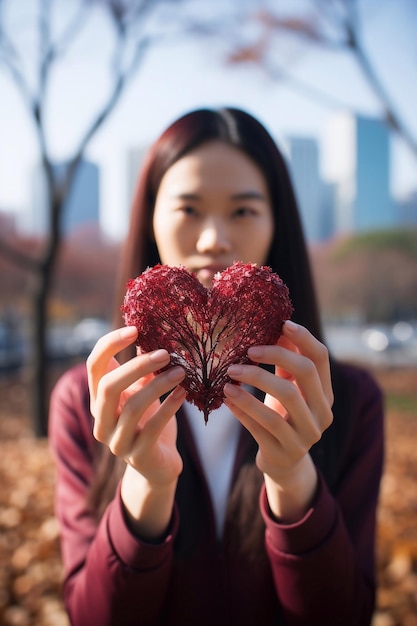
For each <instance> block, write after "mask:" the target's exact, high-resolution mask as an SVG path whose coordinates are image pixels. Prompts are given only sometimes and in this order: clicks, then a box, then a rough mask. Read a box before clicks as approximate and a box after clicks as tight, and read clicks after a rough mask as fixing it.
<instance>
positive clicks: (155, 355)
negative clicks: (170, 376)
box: [149, 348, 169, 363]
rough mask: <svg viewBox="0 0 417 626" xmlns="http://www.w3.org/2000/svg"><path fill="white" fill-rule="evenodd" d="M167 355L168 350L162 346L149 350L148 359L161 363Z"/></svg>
mask: <svg viewBox="0 0 417 626" xmlns="http://www.w3.org/2000/svg"><path fill="white" fill-rule="evenodd" d="M168 357H169V354H168V352H167V351H166V350H163V349H162V348H161V349H159V350H155V352H151V353H150V354H149V359H150V360H151V361H153V362H154V363H162V362H163V361H166V360H167V358H168Z"/></svg>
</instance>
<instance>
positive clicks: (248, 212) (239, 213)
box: [233, 206, 256, 218]
mask: <svg viewBox="0 0 417 626" xmlns="http://www.w3.org/2000/svg"><path fill="white" fill-rule="evenodd" d="M253 215H256V210H255V209H254V208H253V207H249V206H241V207H238V208H237V209H235V210H234V212H233V216H234V217H237V218H239V217H252V216H253Z"/></svg>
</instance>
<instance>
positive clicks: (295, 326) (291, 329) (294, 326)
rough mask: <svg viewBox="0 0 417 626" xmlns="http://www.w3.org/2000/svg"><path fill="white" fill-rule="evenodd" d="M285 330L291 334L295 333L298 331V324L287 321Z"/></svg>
mask: <svg viewBox="0 0 417 626" xmlns="http://www.w3.org/2000/svg"><path fill="white" fill-rule="evenodd" d="M285 330H288V331H289V332H290V333H295V332H296V331H297V330H298V324H296V323H295V322H293V321H292V320H287V321H286V322H285Z"/></svg>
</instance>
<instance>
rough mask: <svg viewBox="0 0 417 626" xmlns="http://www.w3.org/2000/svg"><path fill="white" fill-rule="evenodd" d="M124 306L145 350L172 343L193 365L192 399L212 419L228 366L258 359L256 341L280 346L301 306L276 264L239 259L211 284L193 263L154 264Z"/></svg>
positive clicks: (179, 361)
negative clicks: (252, 350)
mask: <svg viewBox="0 0 417 626" xmlns="http://www.w3.org/2000/svg"><path fill="white" fill-rule="evenodd" d="M122 312H123V313H124V319H125V322H126V324H127V325H129V326H136V327H137V329H138V339H137V345H138V346H139V347H140V349H141V350H142V351H143V352H150V351H151V350H155V349H157V348H165V349H166V350H167V351H168V352H169V354H170V356H171V365H181V366H182V367H183V368H184V369H185V372H186V376H185V379H184V381H183V383H182V385H183V387H184V388H185V389H186V391H187V399H188V400H189V401H190V402H192V403H193V404H195V405H196V406H197V407H198V408H199V409H200V410H201V411H203V413H204V419H205V421H206V422H207V420H208V416H209V414H210V412H211V411H213V410H214V409H217V408H219V407H220V405H221V404H222V402H223V398H224V395H223V388H224V385H225V383H226V382H228V381H229V382H230V378H229V377H228V375H227V369H228V367H229V366H230V365H231V364H233V363H248V362H251V361H250V359H249V357H248V356H247V351H248V348H249V347H250V346H252V345H267V344H275V343H276V342H277V340H278V338H279V336H280V335H281V331H282V326H283V323H284V322H285V320H287V319H289V318H290V317H291V314H292V312H293V307H292V305H291V302H290V299H289V294H288V289H287V287H286V285H285V284H284V283H283V282H282V280H281V279H280V278H279V276H278V275H277V274H274V273H273V272H272V271H271V270H270V268H268V267H265V266H263V267H259V266H257V265H255V264H252V263H247V264H245V263H241V262H235V263H234V264H233V265H232V266H231V267H229V268H227V269H226V270H224V271H223V272H221V273H218V274H216V275H215V276H214V279H213V282H212V285H211V287H210V289H207V288H206V287H204V286H203V285H202V284H201V283H200V282H199V281H198V279H197V277H196V275H195V274H193V273H191V272H190V271H189V270H187V269H186V268H185V267H169V266H167V265H156V266H155V267H153V268H148V269H147V270H146V271H145V272H143V274H141V275H140V276H138V277H137V278H135V279H132V280H130V281H129V282H128V284H127V287H126V295H125V298H124V302H123V306H122Z"/></svg>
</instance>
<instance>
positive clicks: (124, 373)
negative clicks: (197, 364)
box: [92, 350, 184, 442]
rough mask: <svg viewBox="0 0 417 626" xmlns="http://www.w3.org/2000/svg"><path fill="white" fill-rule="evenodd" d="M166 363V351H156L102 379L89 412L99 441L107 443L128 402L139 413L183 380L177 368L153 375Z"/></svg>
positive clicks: (125, 410) (139, 357)
mask: <svg viewBox="0 0 417 626" xmlns="http://www.w3.org/2000/svg"><path fill="white" fill-rule="evenodd" d="M167 361H168V362H169V355H168V353H167V352H166V350H157V351H155V352H150V353H148V354H143V355H140V356H138V357H135V358H133V359H131V360H130V361H128V362H127V363H124V364H123V365H121V366H120V367H118V368H117V369H116V370H113V371H111V372H109V373H108V374H106V375H105V376H103V378H102V379H101V381H100V383H99V386H98V392H97V398H96V401H95V403H94V406H93V411H92V413H93V416H94V417H95V424H94V436H95V437H96V438H97V439H98V440H99V441H102V442H107V441H108V439H109V437H110V436H112V433H113V431H114V428H115V424H116V423H117V420H118V419H119V417H121V416H122V415H123V413H127V412H128V411H129V403H130V404H133V403H134V402H135V400H134V398H136V403H137V404H136V405H134V406H136V410H137V411H138V412H139V413H141V412H143V411H144V410H145V409H144V407H145V406H148V405H150V404H151V402H153V401H155V400H156V399H157V398H158V397H159V395H162V394H163V393H166V392H167V391H169V390H170V389H172V388H173V387H174V386H175V385H176V384H177V383H178V382H179V381H181V380H182V379H183V377H184V370H183V369H182V368H180V367H178V368H174V369H170V370H167V372H165V375H163V374H160V375H159V376H157V377H153V376H152V374H153V373H154V372H155V371H157V370H159V369H160V368H161V367H162V365H167ZM129 388H130V392H131V395H130V397H129V398H127V399H126V401H125V403H124V405H123V407H122V406H121V398H122V394H123V393H124V392H125V391H126V390H128V389H129ZM124 395H125V396H126V395H127V394H126V393H125V394H124Z"/></svg>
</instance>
